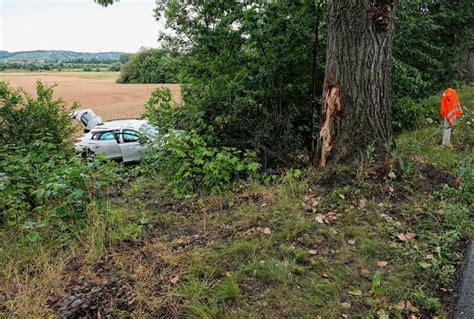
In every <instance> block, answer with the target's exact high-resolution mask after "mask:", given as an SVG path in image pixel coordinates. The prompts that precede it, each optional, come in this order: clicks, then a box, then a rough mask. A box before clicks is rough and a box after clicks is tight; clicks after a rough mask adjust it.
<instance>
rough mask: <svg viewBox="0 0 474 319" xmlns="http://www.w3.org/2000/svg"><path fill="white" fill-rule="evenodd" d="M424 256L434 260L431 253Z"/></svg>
mask: <svg viewBox="0 0 474 319" xmlns="http://www.w3.org/2000/svg"><path fill="white" fill-rule="evenodd" d="M425 258H426V259H428V260H434V256H433V254H428V255H426V256H425Z"/></svg>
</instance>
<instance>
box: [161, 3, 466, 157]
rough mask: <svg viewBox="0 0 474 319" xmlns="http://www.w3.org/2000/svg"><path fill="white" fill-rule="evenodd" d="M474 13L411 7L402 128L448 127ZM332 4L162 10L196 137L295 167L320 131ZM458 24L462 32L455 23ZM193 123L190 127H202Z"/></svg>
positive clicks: (400, 12) (402, 48) (398, 122)
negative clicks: (448, 92) (441, 111)
mask: <svg viewBox="0 0 474 319" xmlns="http://www.w3.org/2000/svg"><path fill="white" fill-rule="evenodd" d="M473 12H474V9H473V3H472V2H471V1H468V0H462V1H456V2H452V1H447V0H438V1H423V0H409V1H402V2H400V4H399V7H398V8H397V28H396V29H397V31H396V32H397V34H396V40H395V44H394V57H395V59H394V72H393V100H394V103H393V105H394V106H393V108H394V116H393V118H394V128H395V130H397V131H401V130H403V129H413V128H416V127H419V126H420V125H423V123H426V121H425V119H426V118H429V119H432V120H438V118H439V117H438V116H437V112H438V107H439V106H438V103H439V102H438V101H434V100H433V99H431V100H429V101H424V100H422V99H424V98H426V97H428V96H430V95H433V94H435V93H436V92H439V91H440V90H441V89H443V88H445V87H447V86H450V85H452V84H453V82H454V81H455V80H456V78H457V75H458V74H459V72H460V67H461V62H462V60H463V57H462V53H463V52H464V51H463V50H465V49H466V48H469V47H470V46H472V33H470V32H471V31H472V30H471V25H472V22H473V19H474V14H473ZM325 14H326V12H325V1H316V2H314V1H297V2H294V1H279V2H268V3H228V2H227V3H219V4H216V3H213V4H208V3H202V2H200V1H165V0H163V1H159V2H158V5H157V9H156V15H157V18H158V19H160V18H166V23H167V27H168V28H169V29H171V30H173V32H172V33H164V34H163V35H162V38H163V39H164V40H165V41H166V43H167V46H168V47H171V48H174V50H175V51H177V52H181V53H182V54H184V55H185V58H184V63H183V70H184V77H183V78H182V79H183V81H184V83H186V89H185V90H184V96H183V97H184V100H185V103H186V105H187V106H188V107H189V108H188V111H189V112H194V113H195V114H194V115H192V116H194V117H196V116H199V117H200V121H190V122H189V123H190V128H192V129H194V130H196V131H197V132H199V133H200V134H202V135H205V136H206V137H208V138H209V137H210V136H212V137H214V139H213V140H210V143H211V144H212V145H218V146H231V147H237V148H239V149H253V150H255V151H256V152H257V154H258V156H259V158H260V159H261V161H262V162H264V163H270V164H272V163H280V164H281V163H283V164H285V165H288V164H289V163H295V161H296V158H297V157H298V158H301V155H302V154H305V153H307V154H308V153H310V152H311V150H312V148H313V146H314V139H315V138H316V136H315V135H316V134H315V132H317V131H318V128H317V126H318V114H319V108H320V96H321V90H322V86H323V83H322V81H323V78H324V61H325V54H324V52H325V38H326V30H325V24H324V21H325ZM453 21H454V22H453ZM192 116H190V117H192Z"/></svg>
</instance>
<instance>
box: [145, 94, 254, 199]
mask: <svg viewBox="0 0 474 319" xmlns="http://www.w3.org/2000/svg"><path fill="white" fill-rule="evenodd" d="M178 108H179V106H177V105H175V104H174V103H173V102H172V100H171V93H170V91H169V89H157V90H156V91H155V92H153V94H152V97H151V98H150V100H149V101H148V103H147V105H146V112H145V114H144V116H145V117H146V118H148V119H149V120H150V121H151V122H152V123H153V124H155V125H156V126H157V127H159V128H160V132H159V134H160V138H159V139H158V140H157V141H156V142H155V143H154V145H153V146H152V149H151V150H150V151H149V156H148V158H147V160H146V162H145V163H144V164H143V165H142V170H143V171H144V172H145V174H147V175H150V174H151V175H155V174H161V175H163V176H164V177H165V178H166V179H167V180H169V182H170V188H171V190H172V192H173V193H174V194H175V195H176V196H182V195H187V194H199V193H203V192H207V191H214V192H216V191H223V190H226V189H228V188H230V187H231V186H232V184H233V182H235V181H237V180H243V179H245V178H246V177H249V176H251V175H254V174H255V173H256V172H257V170H258V169H259V168H260V164H259V163H257V162H256V160H255V153H253V152H248V151H246V152H242V151H240V150H238V149H237V148H235V147H219V148H218V147H213V146H210V145H208V142H207V141H206V139H205V138H204V137H202V136H200V135H199V134H197V133H196V132H195V131H192V130H191V131H180V130H175V129H174V128H175V127H177V126H179V123H178V122H179V121H180V120H181V119H179V118H177V117H176V115H177V114H180V113H179V112H173V110H174V109H178ZM182 110H183V109H182V108H181V111H182Z"/></svg>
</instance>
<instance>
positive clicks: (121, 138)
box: [73, 114, 157, 162]
mask: <svg viewBox="0 0 474 319" xmlns="http://www.w3.org/2000/svg"><path fill="white" fill-rule="evenodd" d="M77 115H78V114H73V116H74V118H75V119H78V118H77ZM93 119H94V118H90V119H89V121H88V122H87V123H84V122H83V121H81V119H80V114H79V121H80V122H81V123H82V124H83V126H84V128H85V131H86V133H85V134H84V135H83V136H82V137H81V138H78V139H77V140H76V143H75V148H76V152H77V153H79V154H82V155H84V156H89V155H94V154H103V155H104V156H105V158H107V159H114V160H121V161H123V162H135V161H140V160H141V159H142V158H143V157H144V155H145V152H146V149H147V147H148V145H147V141H149V140H150V139H153V138H154V137H156V135H157V132H156V130H155V129H154V128H153V126H151V125H150V123H149V122H148V121H146V120H139V119H122V120H111V121H106V122H102V123H101V124H97V125H96V126H94V127H90V126H89V127H88V125H87V124H88V123H89V122H90V120H93Z"/></svg>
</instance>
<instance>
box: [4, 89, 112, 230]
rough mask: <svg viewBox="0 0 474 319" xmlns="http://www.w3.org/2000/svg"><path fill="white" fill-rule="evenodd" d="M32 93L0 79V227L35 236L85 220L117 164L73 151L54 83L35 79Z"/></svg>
mask: <svg viewBox="0 0 474 319" xmlns="http://www.w3.org/2000/svg"><path fill="white" fill-rule="evenodd" d="M37 93H38V96H37V98H33V97H31V96H28V95H26V94H25V93H24V92H23V91H20V90H12V89H10V88H9V87H8V85H6V83H0V132H1V133H0V134H1V135H0V136H1V140H0V226H2V227H7V228H12V229H15V230H18V231H24V233H25V234H26V235H27V236H28V238H35V239H37V238H39V237H40V234H41V233H42V232H51V231H52V232H53V233H55V234H65V233H68V231H69V230H72V229H74V228H75V227H77V226H78V225H83V224H84V223H86V222H87V214H86V207H87V205H88V204H89V203H91V202H93V201H96V200H98V199H99V198H100V196H101V194H104V193H105V192H107V191H108V185H112V184H113V182H116V181H117V179H118V177H119V175H118V174H117V173H118V166H117V164H116V163H114V162H108V163H103V162H101V161H100V159H95V160H93V161H88V162H86V161H83V160H82V159H81V158H79V157H77V156H76V155H75V153H74V150H73V148H72V145H71V144H70V143H67V141H68V140H69V139H70V136H71V133H72V132H73V129H72V127H71V119H70V118H69V116H68V112H69V110H68V109H67V108H65V105H64V102H63V101H62V100H53V99H52V96H53V87H46V86H44V85H43V84H41V83H40V82H38V84H37Z"/></svg>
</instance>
